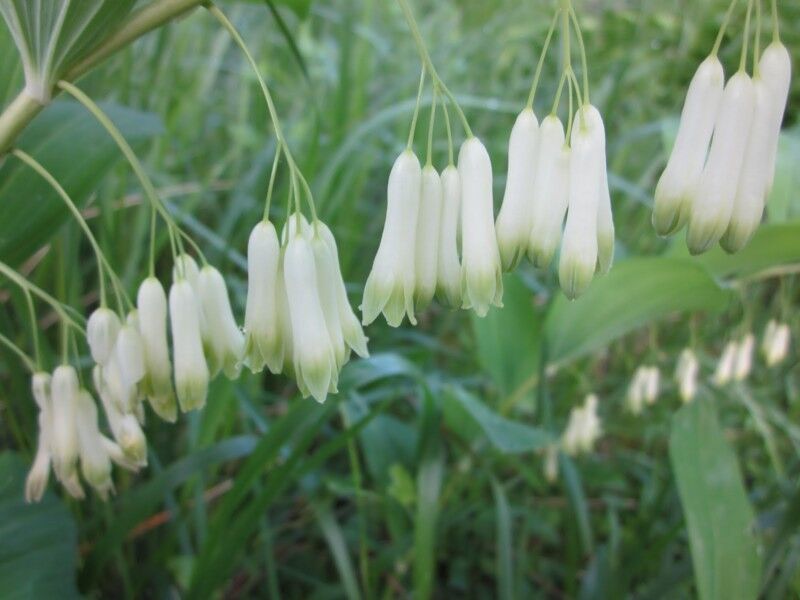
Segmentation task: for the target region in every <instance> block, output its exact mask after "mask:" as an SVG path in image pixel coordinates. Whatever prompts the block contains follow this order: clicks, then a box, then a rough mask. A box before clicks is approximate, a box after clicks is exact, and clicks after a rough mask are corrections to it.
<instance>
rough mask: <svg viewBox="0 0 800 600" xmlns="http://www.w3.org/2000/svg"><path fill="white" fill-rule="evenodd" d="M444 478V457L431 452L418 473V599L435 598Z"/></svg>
mask: <svg viewBox="0 0 800 600" xmlns="http://www.w3.org/2000/svg"><path fill="white" fill-rule="evenodd" d="M443 478H444V455H443V454H441V452H431V453H429V454H428V455H426V456H425V458H423V460H422V463H421V464H420V467H419V472H418V473H417V516H416V519H415V520H414V598H417V599H419V600H426V599H427V598H430V597H431V596H432V595H433V579H434V573H435V570H436V569H435V567H436V538H437V535H436V523H437V521H438V518H439V494H440V493H441V490H442V479H443Z"/></svg>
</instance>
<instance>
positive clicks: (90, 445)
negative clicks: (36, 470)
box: [75, 390, 114, 500]
mask: <svg viewBox="0 0 800 600" xmlns="http://www.w3.org/2000/svg"><path fill="white" fill-rule="evenodd" d="M75 419H76V423H77V429H78V442H79V447H80V458H81V472H82V473H83V478H84V479H85V480H86V482H87V483H88V484H89V485H91V486H92V487H93V488H94V489H95V491H96V492H97V493H98V494H99V495H100V497H101V498H102V499H103V500H107V499H108V494H109V492H113V491H114V483H113V482H112V481H111V458H110V457H109V455H108V451H107V450H106V447H105V445H104V444H103V441H102V435H101V434H100V429H99V428H98V426H97V407H96V406H95V403H94V400H93V399H92V397H91V395H90V394H89V392H87V391H86V390H80V392H78V396H77V402H76V406H75Z"/></svg>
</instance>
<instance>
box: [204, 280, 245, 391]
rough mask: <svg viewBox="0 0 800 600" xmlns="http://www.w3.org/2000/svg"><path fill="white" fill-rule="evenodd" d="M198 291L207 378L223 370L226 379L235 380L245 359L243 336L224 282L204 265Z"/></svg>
mask: <svg viewBox="0 0 800 600" xmlns="http://www.w3.org/2000/svg"><path fill="white" fill-rule="evenodd" d="M197 290H198V295H199V299H200V306H201V310H202V313H203V317H204V321H205V324H206V329H205V334H206V335H204V336H203V338H202V339H203V348H204V350H205V354H206V358H207V359H208V368H209V370H210V375H211V377H214V376H215V375H216V374H217V373H219V371H220V370H221V369H224V371H225V375H226V376H227V377H228V378H229V379H235V378H236V377H238V376H239V371H240V370H241V363H242V357H243V356H244V335H243V334H242V331H241V329H239V326H238V325H237V324H236V319H235V318H234V316H233V310H232V309H231V302H230V299H229V298H228V289H227V288H226V287H225V280H224V279H223V278H222V275H221V274H220V272H219V271H218V270H217V269H215V268H214V267H211V266H208V265H206V266H205V267H203V268H202V269H201V270H200V275H199V276H198V277H197Z"/></svg>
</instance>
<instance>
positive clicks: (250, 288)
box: [244, 221, 282, 373]
mask: <svg viewBox="0 0 800 600" xmlns="http://www.w3.org/2000/svg"><path fill="white" fill-rule="evenodd" d="M280 253H281V250H280V244H279V243H278V234H277V232H276V231H275V226H274V225H273V224H272V223H270V222H269V221H262V222H261V223H259V224H258V225H256V226H255V228H254V229H253V232H252V233H251V234H250V239H249V241H248V243H247V308H246V310H245V317H244V329H245V354H246V355H247V365H248V366H249V367H250V369H251V370H252V371H253V372H254V373H257V372H259V371H261V370H262V369H263V368H264V365H267V366H268V368H269V370H270V371H272V372H273V373H278V372H280V368H281V366H282V365H281V364H280V363H281V362H282V360H281V358H282V356H281V348H280V331H279V326H278V295H277V281H278V262H279V260H280Z"/></svg>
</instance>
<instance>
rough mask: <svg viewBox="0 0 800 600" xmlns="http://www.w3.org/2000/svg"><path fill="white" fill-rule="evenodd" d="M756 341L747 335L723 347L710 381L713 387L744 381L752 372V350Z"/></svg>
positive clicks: (750, 335)
mask: <svg viewBox="0 0 800 600" xmlns="http://www.w3.org/2000/svg"><path fill="white" fill-rule="evenodd" d="M755 344H756V339H755V337H754V336H753V334H752V333H748V334H747V335H745V336H744V337H743V338H742V339H741V340H739V341H738V342H736V341H730V342H728V343H727V344H726V345H725V348H724V349H723V351H722V355H721V356H720V358H719V361H718V362H717V368H716V369H715V371H714V375H713V377H712V381H713V382H714V385H717V386H720V387H721V386H724V385H727V384H728V383H730V382H731V381H744V380H745V379H747V377H748V376H749V375H750V372H751V371H752V370H753V350H754V349H755Z"/></svg>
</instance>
